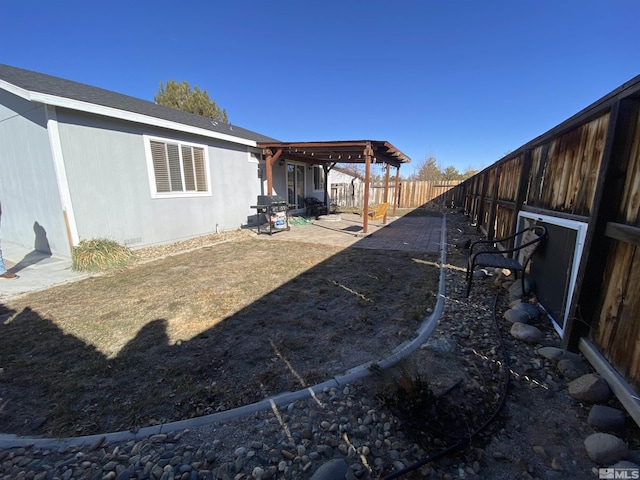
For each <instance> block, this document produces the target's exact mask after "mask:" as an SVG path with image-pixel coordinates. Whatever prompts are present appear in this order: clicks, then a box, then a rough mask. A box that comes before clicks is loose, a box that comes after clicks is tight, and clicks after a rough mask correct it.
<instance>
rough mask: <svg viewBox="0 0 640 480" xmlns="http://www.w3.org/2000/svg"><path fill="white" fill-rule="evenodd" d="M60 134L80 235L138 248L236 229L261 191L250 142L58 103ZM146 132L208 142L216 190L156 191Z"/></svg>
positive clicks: (246, 217)
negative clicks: (159, 194)
mask: <svg viewBox="0 0 640 480" xmlns="http://www.w3.org/2000/svg"><path fill="white" fill-rule="evenodd" d="M57 118H58V122H59V131H60V140H61V144H62V151H63V156H64V162H65V166H66V170H67V176H68V180H69V185H70V194H71V199H72V202H73V207H74V212H75V220H76V224H77V226H78V227H77V228H78V235H79V237H80V239H88V238H99V237H108V238H111V239H113V240H116V241H118V242H121V243H125V244H127V245H129V246H131V247H132V248H136V247H142V246H147V245H153V244H160V243H169V242H174V241H178V240H182V239H186V238H192V237H195V236H199V235H204V234H208V233H212V232H214V231H216V226H217V228H218V229H220V230H221V231H224V230H232V229H237V228H239V227H240V226H241V225H243V224H246V223H247V219H248V218H249V217H250V216H251V215H252V213H253V212H252V210H251V209H250V208H249V207H250V205H252V204H254V203H255V199H256V197H257V195H258V194H259V193H260V178H259V177H258V174H257V163H256V159H255V158H254V157H252V156H251V155H250V154H249V152H248V151H247V147H244V146H239V145H234V144H231V143H225V142H220V141H216V140H213V139H206V138H200V137H197V136H193V135H188V134H182V133H179V132H174V131H168V130H163V129H159V128H154V127H148V126H144V125H138V124H134V123H130V122H125V121H118V120H113V119H108V118H104V117H99V116H96V115H91V114H83V113H78V112H75V111H65V110H63V109H58V115H57ZM143 135H150V136H153V137H159V138H163V139H166V140H177V141H185V142H190V143H195V144H200V145H202V146H204V147H205V148H206V150H207V154H208V161H209V179H208V180H209V185H210V195H206V196H195V197H179V198H176V197H172V198H153V197H152V191H151V188H150V183H149V169H148V165H147V160H146V152H145V149H146V144H145V141H144V137H143Z"/></svg>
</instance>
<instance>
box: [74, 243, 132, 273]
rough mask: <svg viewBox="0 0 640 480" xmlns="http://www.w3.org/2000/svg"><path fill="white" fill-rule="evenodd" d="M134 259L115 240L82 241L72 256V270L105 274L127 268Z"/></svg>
mask: <svg viewBox="0 0 640 480" xmlns="http://www.w3.org/2000/svg"><path fill="white" fill-rule="evenodd" d="M134 258H135V255H134V254H133V252H132V251H131V250H130V249H129V248H128V247H126V246H124V245H121V244H119V243H118V242H115V241H113V240H108V239H106V238H95V239H91V240H82V241H81V242H80V243H79V244H78V245H77V246H76V247H74V249H73V252H72V254H71V260H72V264H71V268H72V270H74V271H76V272H104V271H107V270H114V269H118V268H123V267H126V266H127V265H129V264H130V263H131V262H132V261H133V259H134Z"/></svg>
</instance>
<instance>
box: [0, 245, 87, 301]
mask: <svg viewBox="0 0 640 480" xmlns="http://www.w3.org/2000/svg"><path fill="white" fill-rule="evenodd" d="M0 245H1V248H2V258H3V259H4V265H5V268H6V269H7V270H8V271H10V272H13V273H15V274H17V275H19V276H20V278H18V279H17V280H5V279H0V302H2V301H6V300H8V299H9V298H12V297H16V296H19V295H23V294H25V293H29V292H36V291H39V290H46V289H47V288H50V287H53V286H55V285H61V284H64V283H69V282H75V281H77V280H81V279H83V278H87V277H88V276H89V275H87V274H84V273H78V272H74V271H72V270H71V259H70V258H63V257H57V256H55V255H48V254H46V253H42V252H38V251H35V250H30V249H28V248H25V247H23V246H20V245H17V244H15V243H11V242H4V241H3V242H2V243H1V244H0Z"/></svg>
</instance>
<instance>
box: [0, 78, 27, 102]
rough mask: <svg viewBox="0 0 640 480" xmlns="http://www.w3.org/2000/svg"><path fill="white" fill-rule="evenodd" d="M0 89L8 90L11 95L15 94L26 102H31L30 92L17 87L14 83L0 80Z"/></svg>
mask: <svg viewBox="0 0 640 480" xmlns="http://www.w3.org/2000/svg"><path fill="white" fill-rule="evenodd" d="M0 88H1V89H2V90H6V91H7V92H9V93H13V94H14V95H16V96H17V97H20V98H24V99H25V100H31V97H30V95H29V91H28V90H25V89H24V88H20V87H16V86H15V85H14V84H13V83H9V82H6V81H4V80H0Z"/></svg>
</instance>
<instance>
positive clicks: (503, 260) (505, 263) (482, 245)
mask: <svg viewBox="0 0 640 480" xmlns="http://www.w3.org/2000/svg"><path fill="white" fill-rule="evenodd" d="M545 238H547V229H546V228H545V227H543V226H542V225H535V226H533V227H529V228H525V229H524V230H521V231H520V232H517V233H515V234H513V235H511V236H509V237H505V238H494V239H493V240H478V241H476V242H473V243H472V244H471V245H470V247H469V258H468V264H467V278H466V279H467V297H468V296H469V293H470V292H471V282H472V281H473V271H474V269H475V268H476V267H478V266H480V267H496V268H508V269H509V270H511V271H513V272H516V279H517V278H518V272H522V275H521V281H522V294H523V295H524V294H525V293H526V290H525V284H524V276H525V271H526V269H527V266H528V264H529V262H530V261H531V257H532V256H533V254H534V252H535V251H536V249H537V248H538V247H539V246H540V244H541V242H542V241H543V240H544V239H545ZM508 240H513V241H514V245H516V246H515V247H514V248H508V249H504V250H500V249H498V248H497V245H498V244H503V245H504V244H505V243H504V242H507V241H508ZM509 254H511V255H509ZM514 254H517V255H515V256H514Z"/></svg>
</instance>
